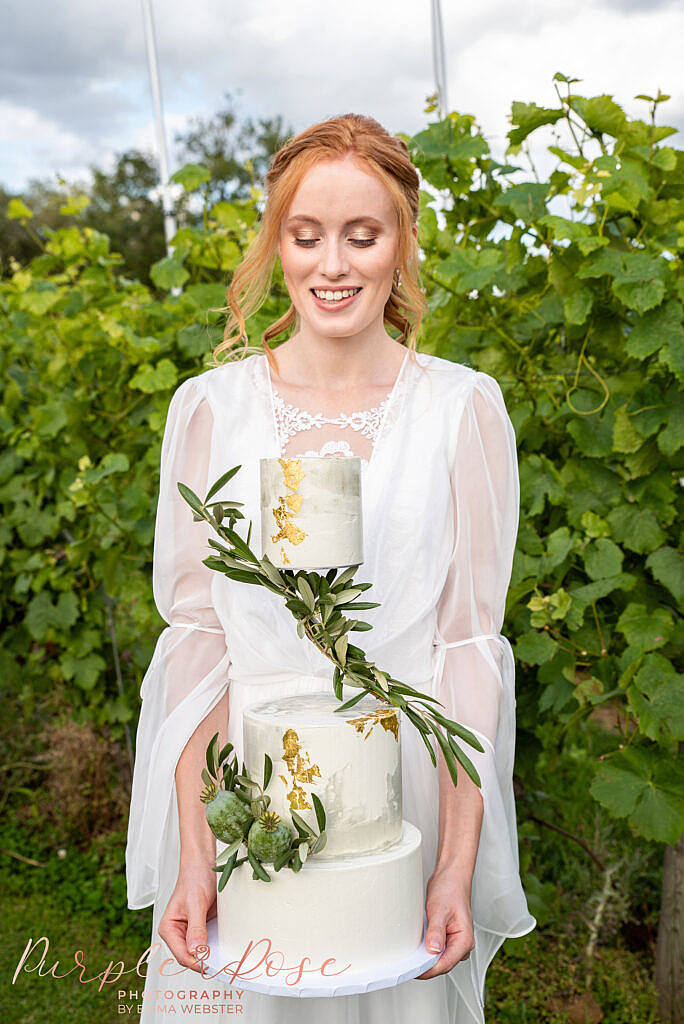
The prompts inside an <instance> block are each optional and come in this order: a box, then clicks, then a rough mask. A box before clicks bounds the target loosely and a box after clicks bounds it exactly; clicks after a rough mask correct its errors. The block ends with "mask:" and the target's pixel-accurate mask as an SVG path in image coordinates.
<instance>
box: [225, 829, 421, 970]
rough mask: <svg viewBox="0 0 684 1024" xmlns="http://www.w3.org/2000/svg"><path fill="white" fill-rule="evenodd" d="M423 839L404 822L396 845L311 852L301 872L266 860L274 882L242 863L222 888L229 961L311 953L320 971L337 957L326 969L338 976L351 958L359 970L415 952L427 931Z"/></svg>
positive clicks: (286, 963)
mask: <svg viewBox="0 0 684 1024" xmlns="http://www.w3.org/2000/svg"><path fill="white" fill-rule="evenodd" d="M420 846H421V834H420V831H419V830H418V829H417V828H416V827H415V826H414V825H411V824H410V823H409V822H407V821H404V822H403V824H402V833H401V838H400V840H399V841H398V842H397V843H395V844H394V846H391V847H389V848H387V849H384V850H382V851H379V852H376V853H368V854H364V855H362V856H359V857H340V858H338V859H336V860H328V861H323V860H321V861H316V858H315V856H314V857H310V858H309V859H308V860H307V861H306V863H305V864H304V866H303V867H302V869H301V871H298V872H296V873H295V872H294V871H292V870H291V869H290V868H283V869H282V870H281V871H278V872H276V871H274V870H273V868H272V866H271V865H265V867H266V870H267V871H268V873H269V875H270V877H271V881H270V882H264V881H259V880H256V879H254V878H253V877H252V868H251V867H250V865H249V863H244V864H241V865H240V866H239V867H238V868H236V869H235V870H234V871H233V873H232V875H231V877H230V879H229V880H228V883H227V885H226V886H225V888H224V889H223V890H222V891H221V892H220V893H218V899H217V918H218V936H219V946H220V956H221V960H222V961H223V964H231V963H234V962H235V961H238V962H239V961H241V960H242V958H243V957H244V956H245V953H246V954H247V956H246V957H245V960H244V968H245V969H246V968H247V967H248V966H255V965H256V964H257V963H259V962H262V968H263V966H264V965H265V960H264V961H262V958H263V957H264V955H265V954H267V952H268V959H269V962H270V963H271V964H272V966H273V967H274V968H276V969H280V970H282V969H284V968H285V967H295V966H298V965H299V964H300V963H301V961H302V959H303V958H304V957H308V960H309V963H308V965H307V970H319V969H320V968H321V965H322V964H323V963H324V962H325V961H329V960H331V959H334V961H335V962H334V963H330V964H329V965H328V967H327V968H326V969H325V970H326V973H329V974H330V975H331V976H332V975H333V974H334V973H336V972H337V971H343V970H344V969H345V968H347V965H349V966H348V969H346V970H344V974H352V973H354V972H356V971H365V970H369V969H370V970H372V969H374V968H376V967H382V966H385V965H390V964H392V963H393V962H394V961H397V960H401V959H403V958H404V957H407V956H409V955H410V954H412V953H414V952H415V950H416V949H417V948H418V946H419V944H420V942H421V939H422V935H423V877H422V868H421V855H420ZM221 848H223V844H219V852H220V850H221ZM260 940H268V941H260ZM257 943H260V945H258V946H257ZM269 943H270V946H269ZM250 944H252V945H251V946H250ZM343 976H344V975H342V977H343Z"/></svg>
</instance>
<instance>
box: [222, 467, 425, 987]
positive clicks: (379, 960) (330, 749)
mask: <svg viewBox="0 0 684 1024" xmlns="http://www.w3.org/2000/svg"><path fill="white" fill-rule="evenodd" d="M260 490H261V538H262V551H263V556H267V557H268V559H269V560H270V561H271V563H272V564H273V565H274V566H275V567H276V568H277V569H281V570H282V569H288V570H291V571H293V572H295V573H299V571H300V570H302V571H303V574H304V575H306V572H307V571H308V572H311V571H314V570H319V569H333V568H341V567H345V566H356V565H360V564H361V563H362V561H363V528H362V524H363V517H362V506H361V460H360V459H359V458H354V457H351V458H350V457H343V458H335V457H320V456H318V457H316V456H312V457H304V456H302V457H300V458H276V459H261V460H260ZM312 582H313V581H312ZM307 585H308V584H307ZM358 592H359V591H356V593H358ZM305 593H306V588H305ZM347 593H351V594H354V593H355V592H354V591H344V590H343V591H341V592H340V593H339V597H342V598H343V600H342V601H341V603H340V605H339V606H340V607H341V608H344V607H345V604H344V595H345V594H347ZM339 597H338V600H339ZM368 607H370V605H369V606H368ZM350 614H352V613H350ZM352 692H353V693H355V694H356V696H358V698H359V699H358V700H357V701H356V702H354V704H353V706H350V707H347V706H346V705H347V701H345V706H344V707H342V702H341V700H340V693H341V690H340V691H338V692H337V694H335V693H333V692H332V690H328V691H323V690H322V691H321V692H314V693H311V692H307V693H305V694H294V695H293V694H290V695H287V696H283V697H281V698H279V699H273V700H268V701H266V702H263V701H262V702H259V701H256V702H255V703H254V704H252V705H250V706H249V707H247V708H246V709H245V711H244V712H243V720H242V732H243V764H242V768H241V769H239V768H238V765H237V763H236V760H235V755H233V761H232V762H231V763H229V764H228V766H227V767H225V766H222V765H221V762H222V761H223V758H224V754H227V753H229V752H230V750H232V747H231V745H230V744H228V746H227V747H226V748H224V751H223V752H221V753H220V754H219V753H218V748H217V747H216V748H215V749H214V748H213V744H214V743H217V741H218V737H214V741H212V747H210V749H209V750H208V752H207V764H208V766H209V771H210V774H207V773H203V777H204V779H205V782H206V783H207V789H206V791H205V793H204V794H203V797H202V798H203V799H204V800H205V802H206V803H207V817H208V820H209V821H210V824H211V825H212V828H213V830H214V832H215V834H216V836H217V838H218V839H219V842H218V851H219V857H218V865H217V869H216V870H217V871H219V872H221V877H220V879H219V884H218V894H217V919H218V920H217V924H218V940H219V946H220V950H221V957H222V960H223V961H224V963H231V962H235V961H237V962H240V961H241V960H242V958H243V957H244V956H245V954H246V952H247V951H249V950H250V949H251V948H252V947H254V946H257V945H261V944H262V943H263V940H268V942H269V943H270V947H271V948H272V949H273V950H275V951H277V954H278V956H281V957H282V958H283V959H284V962H285V963H286V964H292V965H294V964H299V963H301V962H302V960H303V959H304V958H309V962H310V963H314V964H318V965H320V964H322V963H324V962H327V961H330V960H332V961H334V963H335V964H336V965H337V969H339V971H348V972H351V973H352V974H354V973H356V974H357V975H358V974H359V972H360V973H361V974H362V973H363V972H366V973H367V972H368V971H371V972H372V971H374V970H375V971H380V972H381V973H382V971H383V969H391V968H392V967H393V966H394V965H395V964H399V963H401V962H402V961H406V959H407V958H410V957H412V956H415V954H416V951H417V950H419V948H420V945H421V938H422V935H423V920H424V914H423V876H422V864H421V834H420V831H419V830H418V829H417V828H415V827H414V826H413V825H412V824H410V823H409V822H407V821H404V820H403V819H402V778H401V715H402V712H401V711H400V710H399V708H398V707H396V706H394V705H393V704H392V703H391V702H387V703H385V702H383V701H382V700H380V699H378V698H377V697H375V696H374V695H372V694H369V693H365V694H363V695H362V694H361V693H359V692H358V691H354V690H353V691H352ZM258 780H261V781H258ZM290 825H291V826H292V827H290ZM317 830H318V831H317ZM222 840H223V841H222ZM244 846H246V847H247V853H246V854H244V853H243V854H242V855H241V856H239V854H240V851H241V850H242V849H243V848H244ZM265 883H268V884H265Z"/></svg>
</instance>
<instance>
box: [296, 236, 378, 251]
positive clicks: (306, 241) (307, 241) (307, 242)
mask: <svg viewBox="0 0 684 1024" xmlns="http://www.w3.org/2000/svg"><path fill="white" fill-rule="evenodd" d="M318 241H320V239H318V238H295V240H294V242H295V245H301V246H302V248H304V249H310V248H311V246H312V245H315V244H316V242H318ZM349 241H350V242H351V243H352V245H356V246H359V247H360V248H362V249H365V248H367V247H368V246H369V245H375V242H376V240H375V238H350V239H349Z"/></svg>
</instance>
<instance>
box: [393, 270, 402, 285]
mask: <svg viewBox="0 0 684 1024" xmlns="http://www.w3.org/2000/svg"><path fill="white" fill-rule="evenodd" d="M394 280H395V281H396V283H397V286H399V285H400V284H401V274H400V273H399V268H398V267H397V269H396V270H395V271H394Z"/></svg>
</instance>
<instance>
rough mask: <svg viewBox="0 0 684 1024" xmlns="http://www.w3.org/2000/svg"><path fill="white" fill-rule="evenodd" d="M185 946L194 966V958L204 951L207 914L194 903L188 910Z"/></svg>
mask: <svg viewBox="0 0 684 1024" xmlns="http://www.w3.org/2000/svg"><path fill="white" fill-rule="evenodd" d="M185 945H186V949H187V953H188V955H189V956H190V957H191V959H192V963H194V964H196V960H195V956H199V955H200V954H201V953H203V952H205V951H206V946H207V912H206V910H205V909H204V908H203V907H201V906H200V905H198V904H197V903H194V902H193V903H192V904H191V905H190V909H189V910H188V929H187V932H186V935H185Z"/></svg>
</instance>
